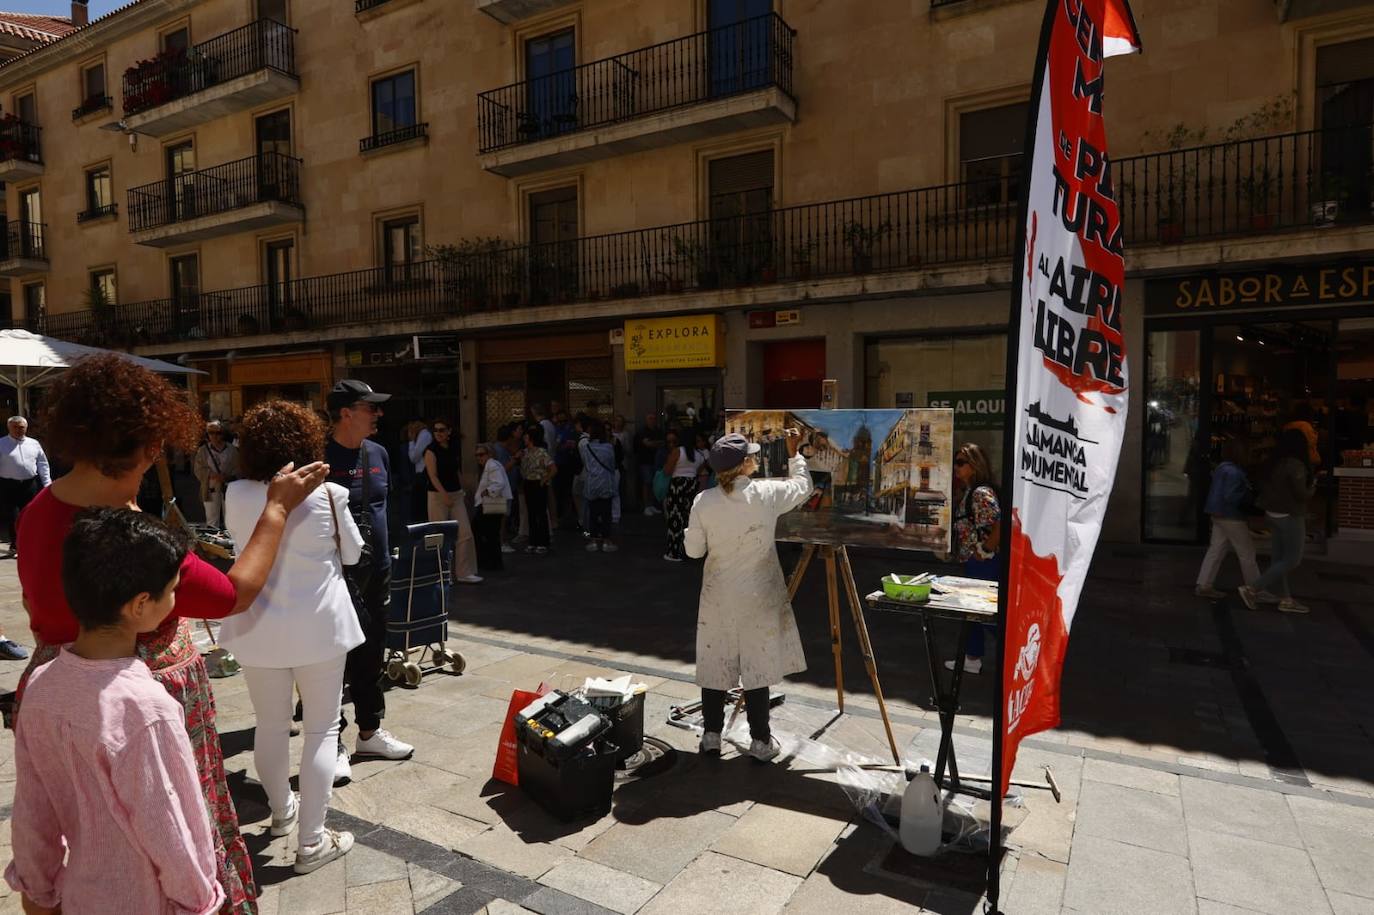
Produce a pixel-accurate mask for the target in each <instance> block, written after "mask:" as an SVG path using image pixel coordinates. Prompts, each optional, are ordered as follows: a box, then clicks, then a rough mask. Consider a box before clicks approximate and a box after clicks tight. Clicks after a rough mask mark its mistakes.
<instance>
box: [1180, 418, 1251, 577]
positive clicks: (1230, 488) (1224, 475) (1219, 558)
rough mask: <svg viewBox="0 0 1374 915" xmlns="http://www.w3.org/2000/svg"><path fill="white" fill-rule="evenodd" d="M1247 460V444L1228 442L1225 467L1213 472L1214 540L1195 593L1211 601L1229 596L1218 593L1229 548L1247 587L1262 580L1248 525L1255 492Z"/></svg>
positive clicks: (1211, 512) (1223, 457) (1209, 502)
mask: <svg viewBox="0 0 1374 915" xmlns="http://www.w3.org/2000/svg"><path fill="white" fill-rule="evenodd" d="M1244 460H1245V443H1244V442H1243V441H1241V440H1240V439H1238V438H1232V439H1227V441H1226V444H1224V445H1222V448H1221V463H1220V464H1218V465H1217V469H1216V470H1214V471H1212V486H1211V489H1209V490H1208V491H1207V505H1206V511H1207V514H1208V515H1211V517H1212V540H1211V543H1210V544H1208V546H1207V555H1206V556H1204V557H1203V558H1202V567H1201V568H1200V569H1198V573H1197V587H1196V588H1195V589H1194V591H1193V593H1194V594H1196V595H1197V596H1198V597H1205V598H1207V599H1208V600H1221V599H1222V598H1223V597H1225V596H1226V595H1225V594H1224V593H1223V592H1221V591H1218V590H1217V589H1216V581H1217V572H1218V571H1219V570H1220V569H1221V564H1222V562H1223V561H1225V559H1226V552H1227V548H1228V547H1229V548H1230V549H1233V550H1235V553H1236V558H1237V559H1239V560H1240V573H1241V575H1242V577H1243V578H1244V579H1245V584H1246V585H1247V586H1253V585H1254V584H1255V581H1256V579H1258V578H1259V574H1260V573H1259V565H1258V564H1257V563H1256V562H1255V541H1254V538H1253V537H1251V535H1250V526H1249V525H1248V524H1246V523H1245V517H1246V514H1247V508H1248V507H1249V506H1251V505H1253V504H1254V490H1252V489H1251V487H1250V478H1249V477H1247V476H1246V475H1245V471H1244V470H1242V469H1241V466H1240V465H1241V464H1242V463H1243V462H1244Z"/></svg>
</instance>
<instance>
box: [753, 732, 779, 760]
mask: <svg viewBox="0 0 1374 915" xmlns="http://www.w3.org/2000/svg"><path fill="white" fill-rule="evenodd" d="M781 752H782V747H781V746H780V745H779V744H778V739H777V738H776V737H769V738H768V739H767V740H752V741H750V742H749V755H750V756H752V757H754V758H755V759H757V760H758V761H759V762H768V761H769V760H770V759H772V758H773V757H775V756H777V755H778V754H779V753H781Z"/></svg>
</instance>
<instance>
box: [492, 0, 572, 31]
mask: <svg viewBox="0 0 1374 915" xmlns="http://www.w3.org/2000/svg"><path fill="white" fill-rule="evenodd" d="M574 2H575V0H476V3H477V11H478V12H479V13H486V14H487V15H488V16H490V17H491V18H493V19H495V20H496V21H497V22H504V23H506V24H507V25H510V24H511V23H515V22H519V21H520V20H521V19H528V18H530V17H531V16H538V15H540V14H541V13H547V12H548V11H549V10H554V9H558V8H559V7H561V6H571V5H572V4H573V3H574Z"/></svg>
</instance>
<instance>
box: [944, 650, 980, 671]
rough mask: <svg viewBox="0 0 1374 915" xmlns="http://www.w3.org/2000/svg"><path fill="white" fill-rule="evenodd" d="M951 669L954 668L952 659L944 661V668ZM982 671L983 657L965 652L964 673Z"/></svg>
mask: <svg viewBox="0 0 1374 915" xmlns="http://www.w3.org/2000/svg"><path fill="white" fill-rule="evenodd" d="M953 669H954V661H953V660H949V661H946V662H945V670H953ZM982 672H983V659H982V658H975V657H974V656H973V655H967V654H966V655H964V673H966V674H981V673H982Z"/></svg>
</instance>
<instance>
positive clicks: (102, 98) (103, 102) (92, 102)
mask: <svg viewBox="0 0 1374 915" xmlns="http://www.w3.org/2000/svg"><path fill="white" fill-rule="evenodd" d="M113 108H114V99H112V98H110V97H109V96H108V95H92V96H89V97H87V98H85V99H82V101H81V104H80V105H77V106H76V107H75V108H73V109H72V120H73V121H79V120H81V119H82V118H84V117H89V116H90V115H93V114H95V113H97V112H100V111H110V110H112V109H113Z"/></svg>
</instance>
